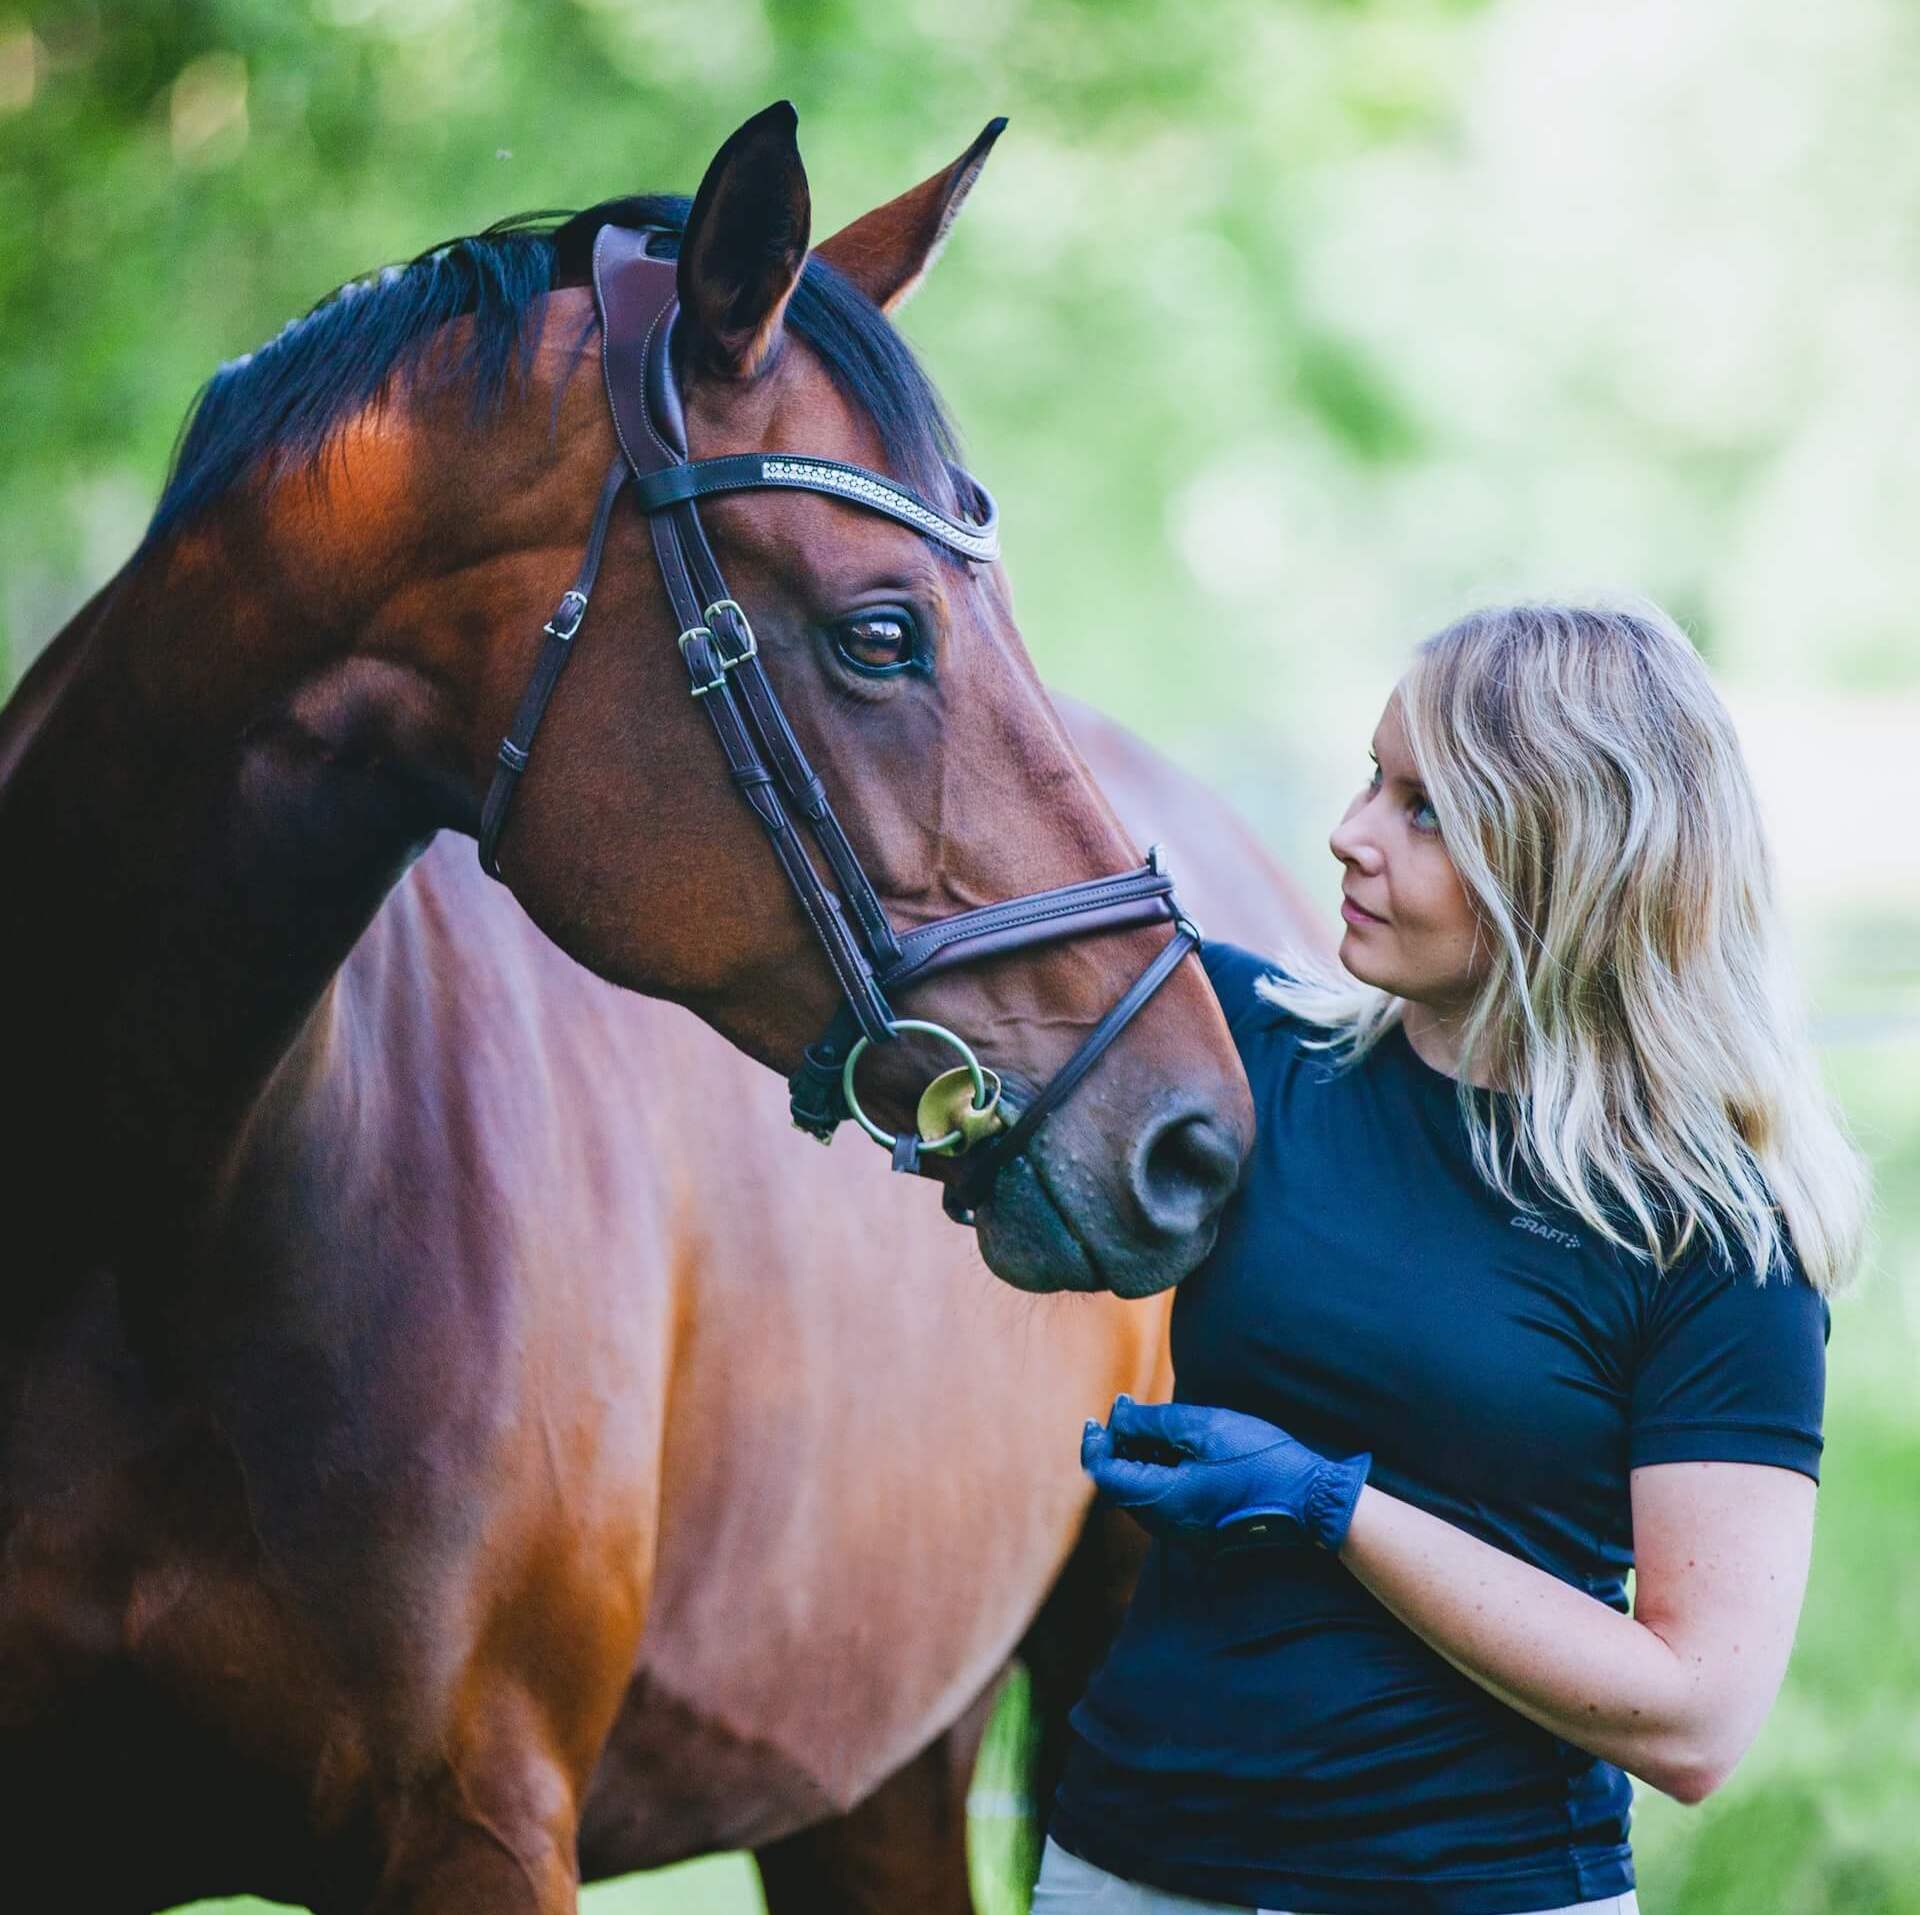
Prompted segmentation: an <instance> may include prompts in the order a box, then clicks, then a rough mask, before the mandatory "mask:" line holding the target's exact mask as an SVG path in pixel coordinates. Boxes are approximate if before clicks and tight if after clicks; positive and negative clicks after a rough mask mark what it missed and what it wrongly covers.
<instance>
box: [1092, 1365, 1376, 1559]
mask: <svg viewBox="0 0 1920 1915" xmlns="http://www.w3.org/2000/svg"><path fill="white" fill-rule="evenodd" d="M1372 1463H1373V1458H1372V1457H1371V1456H1370V1455H1367V1454H1364V1453H1363V1454H1361V1455H1359V1456H1350V1457H1348V1458H1346V1459H1345V1460H1344V1461H1342V1462H1330V1461H1328V1459H1327V1458H1326V1457H1324V1456H1317V1455H1316V1454H1315V1453H1314V1452H1313V1451H1312V1450H1310V1449H1308V1448H1307V1447H1306V1445H1305V1444H1303V1443H1297V1442H1295V1441H1294V1439H1293V1438H1292V1437H1291V1436H1289V1435H1288V1434H1287V1433H1286V1431H1285V1430H1281V1429H1276V1428H1275V1427H1274V1426H1273V1425H1272V1424H1271V1423H1263V1422H1262V1421H1261V1420H1260V1418H1259V1417H1257V1416H1243V1415H1241V1414H1240V1412H1239V1411H1237V1410H1214V1409H1208V1408H1206V1407H1205V1406H1204V1405H1203V1404H1199V1403H1136V1402H1134V1400H1133V1399H1132V1398H1131V1397H1128V1396H1121V1397H1116V1398H1115V1399H1114V1405H1113V1413H1112V1415H1111V1416H1110V1417H1109V1418H1108V1420H1107V1423H1106V1425H1105V1427H1104V1428H1103V1427H1102V1426H1101V1425H1100V1424H1099V1423H1096V1422H1089V1423H1088V1424H1087V1427H1086V1431H1085V1433H1084V1434H1083V1435H1082V1437H1081V1439H1080V1467H1081V1468H1082V1469H1084V1470H1085V1471H1086V1472H1087V1474H1088V1475H1089V1476H1091V1477H1092V1478H1093V1480H1094V1484H1095V1486H1096V1487H1097V1488H1098V1490H1099V1492H1100V1495H1101V1497H1102V1498H1103V1499H1104V1500H1105V1501H1107V1502H1109V1503H1113V1504H1115V1505H1117V1506H1118V1507H1119V1508H1121V1509H1124V1510H1126V1511H1127V1512H1128V1514H1129V1515H1131V1516H1132V1517H1133V1518H1134V1520H1135V1521H1136V1522H1139V1523H1140V1524H1142V1525H1143V1526H1144V1527H1145V1528H1147V1529H1149V1530H1151V1531H1152V1532H1153V1533H1154V1534H1156V1535H1178V1536H1182V1537H1184V1538H1186V1539H1187V1540H1189V1541H1192V1542H1201V1543H1210V1544H1211V1545H1212V1546H1213V1547H1214V1548H1216V1549H1221V1548H1253V1547H1260V1546H1267V1547H1272V1546H1275V1545H1283V1544H1298V1543H1302V1542H1310V1543H1317V1544H1319V1546H1320V1547H1321V1548H1322V1549H1326V1550H1337V1549H1338V1548H1339V1547H1340V1545H1341V1544H1342V1543H1343V1542H1344V1541H1345V1540H1346V1535H1347V1526H1348V1524H1350V1523H1351V1522H1352V1521H1353V1506H1354V1504H1355V1503H1356V1502H1358V1501H1359V1498H1360V1489H1361V1485H1362V1484H1363V1483H1365V1482H1366V1480H1367V1471H1368V1469H1369V1468H1370V1467H1371V1465H1372Z"/></svg>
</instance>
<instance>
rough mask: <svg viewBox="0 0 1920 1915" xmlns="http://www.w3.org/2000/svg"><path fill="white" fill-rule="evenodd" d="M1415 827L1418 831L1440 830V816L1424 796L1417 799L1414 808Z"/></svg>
mask: <svg viewBox="0 0 1920 1915" xmlns="http://www.w3.org/2000/svg"><path fill="white" fill-rule="evenodd" d="M1412 816H1413V828H1414V830H1416V831H1438V830H1439V829H1440V817H1439V814H1438V813H1437V812H1436V811H1435V810H1434V808H1433V807H1432V806H1431V805H1430V804H1428V803H1427V801H1426V800H1425V799H1424V798H1420V799H1417V800H1416V801H1415V803H1414V805H1413V808H1412Z"/></svg>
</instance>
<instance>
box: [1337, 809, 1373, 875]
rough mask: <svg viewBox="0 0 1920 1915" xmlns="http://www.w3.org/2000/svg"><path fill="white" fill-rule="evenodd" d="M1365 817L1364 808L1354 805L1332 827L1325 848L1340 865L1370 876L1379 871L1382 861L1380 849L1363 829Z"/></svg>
mask: <svg viewBox="0 0 1920 1915" xmlns="http://www.w3.org/2000/svg"><path fill="white" fill-rule="evenodd" d="M1365 817H1366V807H1365V806H1364V805H1356V806H1355V807H1354V808H1353V809H1352V810H1351V811H1349V812H1348V813H1347V815H1346V816H1345V817H1344V818H1342V819H1341V820H1340V822H1339V823H1338V824H1337V825H1335V826H1334V828H1333V830H1332V832H1331V833H1330V834H1329V835H1328V838H1327V848H1328V850H1330V851H1331V852H1332V853H1333V855H1334V856H1335V857H1336V858H1338V859H1339V860H1340V862H1341V863H1342V864H1350V865H1352V866H1354V867H1355V869H1356V870H1360V871H1365V872H1367V873H1369V874H1372V873H1377V872H1378V871H1379V870H1380V868H1381V863H1382V859H1381V855H1380V847H1379V846H1378V845H1377V844H1375V843H1374V842H1373V838H1372V835H1371V834H1370V833H1369V832H1367V831H1366V830H1365V829H1364V828H1363V827H1364V821H1365Z"/></svg>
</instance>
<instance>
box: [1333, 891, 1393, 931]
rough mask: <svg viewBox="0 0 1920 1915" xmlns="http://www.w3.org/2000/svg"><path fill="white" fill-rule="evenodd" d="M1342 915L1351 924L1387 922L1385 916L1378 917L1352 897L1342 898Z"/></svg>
mask: <svg viewBox="0 0 1920 1915" xmlns="http://www.w3.org/2000/svg"><path fill="white" fill-rule="evenodd" d="M1340 915H1341V916H1342V917H1343V918H1345V919H1346V921H1347V922H1348V923H1349V924H1361V925H1365V924H1385V923H1386V919H1385V918H1376V917H1375V916H1374V915H1373V913H1372V912H1371V911H1363V910H1361V908H1360V907H1359V906H1358V905H1357V904H1355V903H1354V901H1353V900H1352V899H1351V898H1344V897H1343V898H1342V899H1341V900H1340Z"/></svg>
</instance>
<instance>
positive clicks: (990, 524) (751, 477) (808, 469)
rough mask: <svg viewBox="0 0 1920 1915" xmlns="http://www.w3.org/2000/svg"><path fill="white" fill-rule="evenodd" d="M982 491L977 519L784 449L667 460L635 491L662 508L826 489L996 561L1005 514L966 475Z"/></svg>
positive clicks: (861, 472)
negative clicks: (715, 497)
mask: <svg viewBox="0 0 1920 1915" xmlns="http://www.w3.org/2000/svg"><path fill="white" fill-rule="evenodd" d="M968 483H969V484H970V485H972V487H973V489H974V491H975V492H976V493H977V494H978V495H979V498H980V502H981V507H982V516H981V518H980V519H979V520H978V521H977V522H969V521H967V520H964V519H955V518H949V517H948V516H947V514H946V513H944V512H942V511H941V510H940V509H939V508H938V507H937V506H932V505H929V504H928V503H927V502H926V500H925V499H922V498H920V497H918V496H917V495H916V494H914V493H912V492H909V491H908V490H907V489H906V488H905V487H904V486H898V485H895V484H894V483H893V482H892V481H891V480H889V479H883V478H882V477H881V476H880V475H879V473H877V472H869V471H868V470H867V469H866V467H864V466H857V465H843V464H841V462H840V461H839V460H837V459H801V458H795V457H794V456H793V455H792V454H791V453H783V452H770V453H759V452H741V453H733V454H729V455H727V456H726V457H723V458H718V459H695V460H692V461H690V462H688V463H686V464H680V465H670V466H665V467H663V468H662V469H661V470H660V471H658V472H650V473H647V474H645V475H644V476H642V477H637V478H636V479H635V480H634V492H635V494H636V496H637V497H638V499H639V501H640V509H641V510H642V511H643V512H648V513H653V512H663V511H665V510H666V509H667V507H668V506H671V505H678V504H680V503H681V502H682V501H683V500H688V499H703V498H707V497H710V496H711V495H712V494H714V493H716V492H755V491H759V490H762V489H763V488H769V487H771V488H781V489H787V490H793V491H800V492H824V493H826V494H827V495H828V496H829V497H833V498H842V499H846V500H848V501H849V502H850V503H852V504H854V505H861V506H864V507H866V509H867V510H868V511H870V512H880V513H883V514H885V516H886V517H888V518H890V519H894V520H896V521H898V523H900V524H901V525H905V526H910V527H911V528H912V529H913V530H914V531H916V532H922V533H925V535H926V536H927V537H928V538H930V539H938V540H939V541H940V543H941V544H942V545H945V546H948V547H950V548H951V549H952V550H953V551H955V552H958V553H959V554H960V555H961V556H962V557H963V558H969V559H975V560H978V561H980V562H981V563H982V564H991V563H992V561H993V560H995V559H996V558H998V557H999V556H1000V520H999V513H998V511H997V510H996V509H995V506H994V503H993V500H992V498H991V497H990V496H989V495H988V492H987V489H986V487H985V486H983V485H981V484H980V482H979V481H978V480H977V479H970V480H969V481H968Z"/></svg>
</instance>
